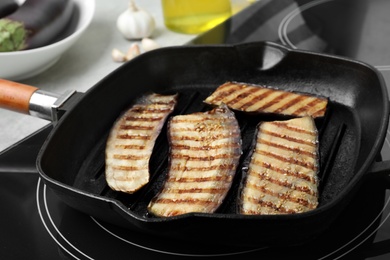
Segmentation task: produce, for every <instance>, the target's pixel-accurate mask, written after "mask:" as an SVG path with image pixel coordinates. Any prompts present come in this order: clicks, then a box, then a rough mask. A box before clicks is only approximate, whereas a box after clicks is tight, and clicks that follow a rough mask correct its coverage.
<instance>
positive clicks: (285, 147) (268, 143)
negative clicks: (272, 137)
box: [260, 139, 316, 158]
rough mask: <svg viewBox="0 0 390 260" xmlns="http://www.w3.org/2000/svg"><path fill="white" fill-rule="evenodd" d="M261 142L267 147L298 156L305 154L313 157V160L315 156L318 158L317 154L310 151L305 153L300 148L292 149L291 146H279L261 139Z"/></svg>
mask: <svg viewBox="0 0 390 260" xmlns="http://www.w3.org/2000/svg"><path fill="white" fill-rule="evenodd" d="M260 142H261V143H262V144H265V145H267V146H272V147H275V148H279V149H284V150H288V151H292V152H295V153H297V154H304V155H306V156H309V157H312V158H315V156H316V154H314V153H312V152H309V151H305V150H303V149H301V148H300V147H291V146H287V145H282V144H277V143H273V142H269V141H267V140H265V139H261V140H260Z"/></svg>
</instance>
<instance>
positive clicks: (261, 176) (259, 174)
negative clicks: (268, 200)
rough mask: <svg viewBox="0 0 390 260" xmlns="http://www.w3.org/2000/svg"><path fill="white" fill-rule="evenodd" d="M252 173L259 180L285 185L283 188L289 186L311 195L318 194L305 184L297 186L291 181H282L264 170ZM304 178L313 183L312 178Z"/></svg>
mask: <svg viewBox="0 0 390 260" xmlns="http://www.w3.org/2000/svg"><path fill="white" fill-rule="evenodd" d="M254 173H255V176H254V177H257V178H259V179H260V180H263V181H267V182H270V183H274V184H277V185H279V186H282V187H285V188H290V189H292V188H294V189H295V190H298V191H300V192H304V193H306V194H308V195H311V196H317V195H318V192H316V191H313V190H312V189H310V188H309V187H307V186H298V185H295V184H292V183H290V182H288V181H282V180H280V179H276V178H272V177H270V176H269V174H267V173H266V172H254ZM302 179H303V178H302ZM305 180H307V181H310V182H311V183H313V184H314V183H315V182H314V180H311V179H305Z"/></svg>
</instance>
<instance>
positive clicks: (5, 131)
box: [0, 0, 195, 151]
mask: <svg viewBox="0 0 390 260" xmlns="http://www.w3.org/2000/svg"><path fill="white" fill-rule="evenodd" d="M136 3H137V5H138V6H139V7H140V8H143V9H145V10H147V11H148V12H150V13H151V14H152V15H153V16H154V18H155V20H156V24H157V25H156V30H155V31H154V33H153V35H152V36H151V38H152V39H154V40H155V41H156V42H157V43H158V44H159V45H160V46H162V47H166V46H172V45H182V44H185V43H186V42H188V41H190V40H191V39H193V38H194V37H195V35H185V34H178V33H174V32H172V31H169V30H168V29H167V28H166V27H165V26H164V22H163V16H162V10H161V2H160V1H159V0H142V1H141V0H138V1H137V0H136ZM127 4H128V0H115V1H107V0H96V10H95V14H94V18H93V20H92V23H91V24H90V26H89V27H88V29H87V31H86V32H85V33H84V34H83V35H82V37H81V38H80V39H79V40H78V41H77V42H76V44H75V45H73V46H72V47H71V49H70V50H68V51H67V52H66V53H65V54H64V55H62V57H61V58H60V60H59V61H58V62H57V63H56V64H55V65H54V66H52V67H51V68H49V69H48V70H47V71H45V72H43V73H42V74H39V75H37V76H35V77H32V78H29V79H26V80H23V81H20V82H21V83H24V84H28V85H32V86H35V87H38V88H40V89H42V90H45V91H50V92H53V93H57V94H62V93H64V92H65V91H66V90H76V91H80V92H85V91H86V90H88V89H89V88H91V87H92V86H93V85H94V84H95V83H97V82H98V81H100V80H101V79H102V78H103V77H105V76H106V75H108V74H109V73H110V72H112V71H113V70H115V69H116V68H118V67H119V66H121V65H122V64H121V63H117V62H114V61H113V60H112V58H111V51H112V49H113V48H118V49H120V50H123V51H126V50H127V49H128V48H129V46H130V45H131V43H132V42H131V41H128V40H125V39H124V37H122V35H121V34H120V33H119V31H118V30H117V28H116V19H117V17H118V15H119V14H120V13H121V12H123V11H124V10H125V9H126V8H127ZM0 62H1V61H0ZM49 123H50V122H49V121H45V120H43V119H40V118H36V117H32V116H28V115H22V114H18V113H15V112H11V111H7V110H3V109H0V129H1V132H0V133H1V134H0V151H2V150H4V149H6V148H7V147H9V146H11V145H12V144H14V143H16V142H18V141H19V140H21V139H23V138H25V137H26V136H28V135H30V134H32V133H34V132H35V131H37V130H38V129H40V128H42V127H43V126H45V125H47V124H49Z"/></svg>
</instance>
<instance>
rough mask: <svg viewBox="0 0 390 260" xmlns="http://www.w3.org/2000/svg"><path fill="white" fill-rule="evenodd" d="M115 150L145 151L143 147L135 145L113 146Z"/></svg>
mask: <svg viewBox="0 0 390 260" xmlns="http://www.w3.org/2000/svg"><path fill="white" fill-rule="evenodd" d="M115 148H117V149H129V150H143V149H145V145H135V144H129V145H124V144H121V145H115Z"/></svg>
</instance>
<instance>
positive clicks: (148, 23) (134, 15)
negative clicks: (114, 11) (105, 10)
mask: <svg viewBox="0 0 390 260" xmlns="http://www.w3.org/2000/svg"><path fill="white" fill-rule="evenodd" d="M116 25H117V27H118V30H119V31H120V32H121V33H122V34H123V36H124V37H125V38H126V39H129V40H131V39H142V38H145V37H149V36H150V35H151V34H152V33H153V31H154V29H155V28H156V22H155V20H154V18H153V16H152V15H151V14H150V13H148V12H146V11H145V10H142V9H140V8H138V7H137V6H136V5H135V3H134V1H133V0H130V2H129V8H128V9H127V10H126V11H124V12H123V13H122V14H120V15H119V16H118V19H117V22H116Z"/></svg>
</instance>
